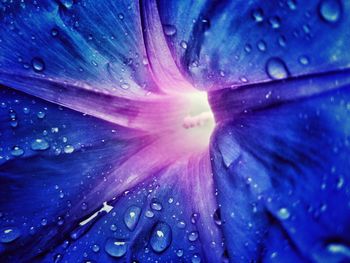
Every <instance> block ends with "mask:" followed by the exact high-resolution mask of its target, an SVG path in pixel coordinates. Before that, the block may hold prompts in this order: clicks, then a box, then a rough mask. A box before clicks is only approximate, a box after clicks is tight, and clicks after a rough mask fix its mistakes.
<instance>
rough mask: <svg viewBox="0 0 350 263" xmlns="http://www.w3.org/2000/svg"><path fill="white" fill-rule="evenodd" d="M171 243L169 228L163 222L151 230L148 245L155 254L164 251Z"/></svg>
mask: <svg viewBox="0 0 350 263" xmlns="http://www.w3.org/2000/svg"><path fill="white" fill-rule="evenodd" d="M171 241H172V232H171V228H170V226H169V225H168V224H167V223H165V222H159V223H157V224H156V226H155V227H154V228H153V230H152V234H151V238H150V245H151V247H152V249H153V250H154V251H155V252H158V253H160V252H163V251H165V250H166V249H167V248H168V247H169V246H170V243H171Z"/></svg>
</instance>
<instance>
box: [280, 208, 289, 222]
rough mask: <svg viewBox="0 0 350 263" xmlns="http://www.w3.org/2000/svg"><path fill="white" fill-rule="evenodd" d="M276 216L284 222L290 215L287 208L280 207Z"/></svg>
mask: <svg viewBox="0 0 350 263" xmlns="http://www.w3.org/2000/svg"><path fill="white" fill-rule="evenodd" d="M277 216H278V218H279V219H281V220H286V219H288V218H289V217H290V213H289V211H288V209H287V208H284V207H282V208H280V209H279V210H278V211H277Z"/></svg>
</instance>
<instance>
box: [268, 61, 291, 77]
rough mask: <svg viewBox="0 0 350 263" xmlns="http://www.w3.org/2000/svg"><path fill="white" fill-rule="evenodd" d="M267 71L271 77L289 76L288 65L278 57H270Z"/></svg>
mask: <svg viewBox="0 0 350 263" xmlns="http://www.w3.org/2000/svg"><path fill="white" fill-rule="evenodd" d="M266 73H267V75H268V76H269V77H270V78H271V79H284V78H287V77H288V76H289V72H288V69H287V66H286V65H285V63H284V62H283V60H282V59H280V58H277V57H274V58H270V59H269V60H268V61H267V62H266Z"/></svg>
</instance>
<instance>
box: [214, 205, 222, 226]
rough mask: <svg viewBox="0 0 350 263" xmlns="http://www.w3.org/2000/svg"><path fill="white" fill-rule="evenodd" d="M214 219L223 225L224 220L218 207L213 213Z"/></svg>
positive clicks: (216, 222)
mask: <svg viewBox="0 0 350 263" xmlns="http://www.w3.org/2000/svg"><path fill="white" fill-rule="evenodd" d="M213 219H214V222H215V224H217V225H218V226H221V224H222V221H221V213H220V208H218V209H216V211H215V213H214V215H213Z"/></svg>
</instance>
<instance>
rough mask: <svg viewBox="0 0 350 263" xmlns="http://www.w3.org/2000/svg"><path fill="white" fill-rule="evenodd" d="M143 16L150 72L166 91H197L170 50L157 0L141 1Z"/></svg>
mask: <svg viewBox="0 0 350 263" xmlns="http://www.w3.org/2000/svg"><path fill="white" fill-rule="evenodd" d="M141 16H142V23H143V35H144V41H145V46H146V52H147V55H148V59H149V66H150V72H151V74H152V76H153V79H154V80H155V82H156V83H157V84H158V86H159V88H160V89H161V90H162V91H164V92H166V93H169V92H177V91H182V92H183V91H195V89H194V88H193V86H192V85H191V84H190V83H189V82H188V81H187V80H186V79H185V78H184V76H183V75H182V74H181V72H180V70H179V68H178V67H177V65H176V63H175V61H174V58H173V56H172V54H171V52H170V50H169V47H168V44H167V42H166V39H165V36H164V32H163V28H162V24H161V22H160V17H159V13H158V9H157V3H156V1H155V0H149V1H141Z"/></svg>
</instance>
